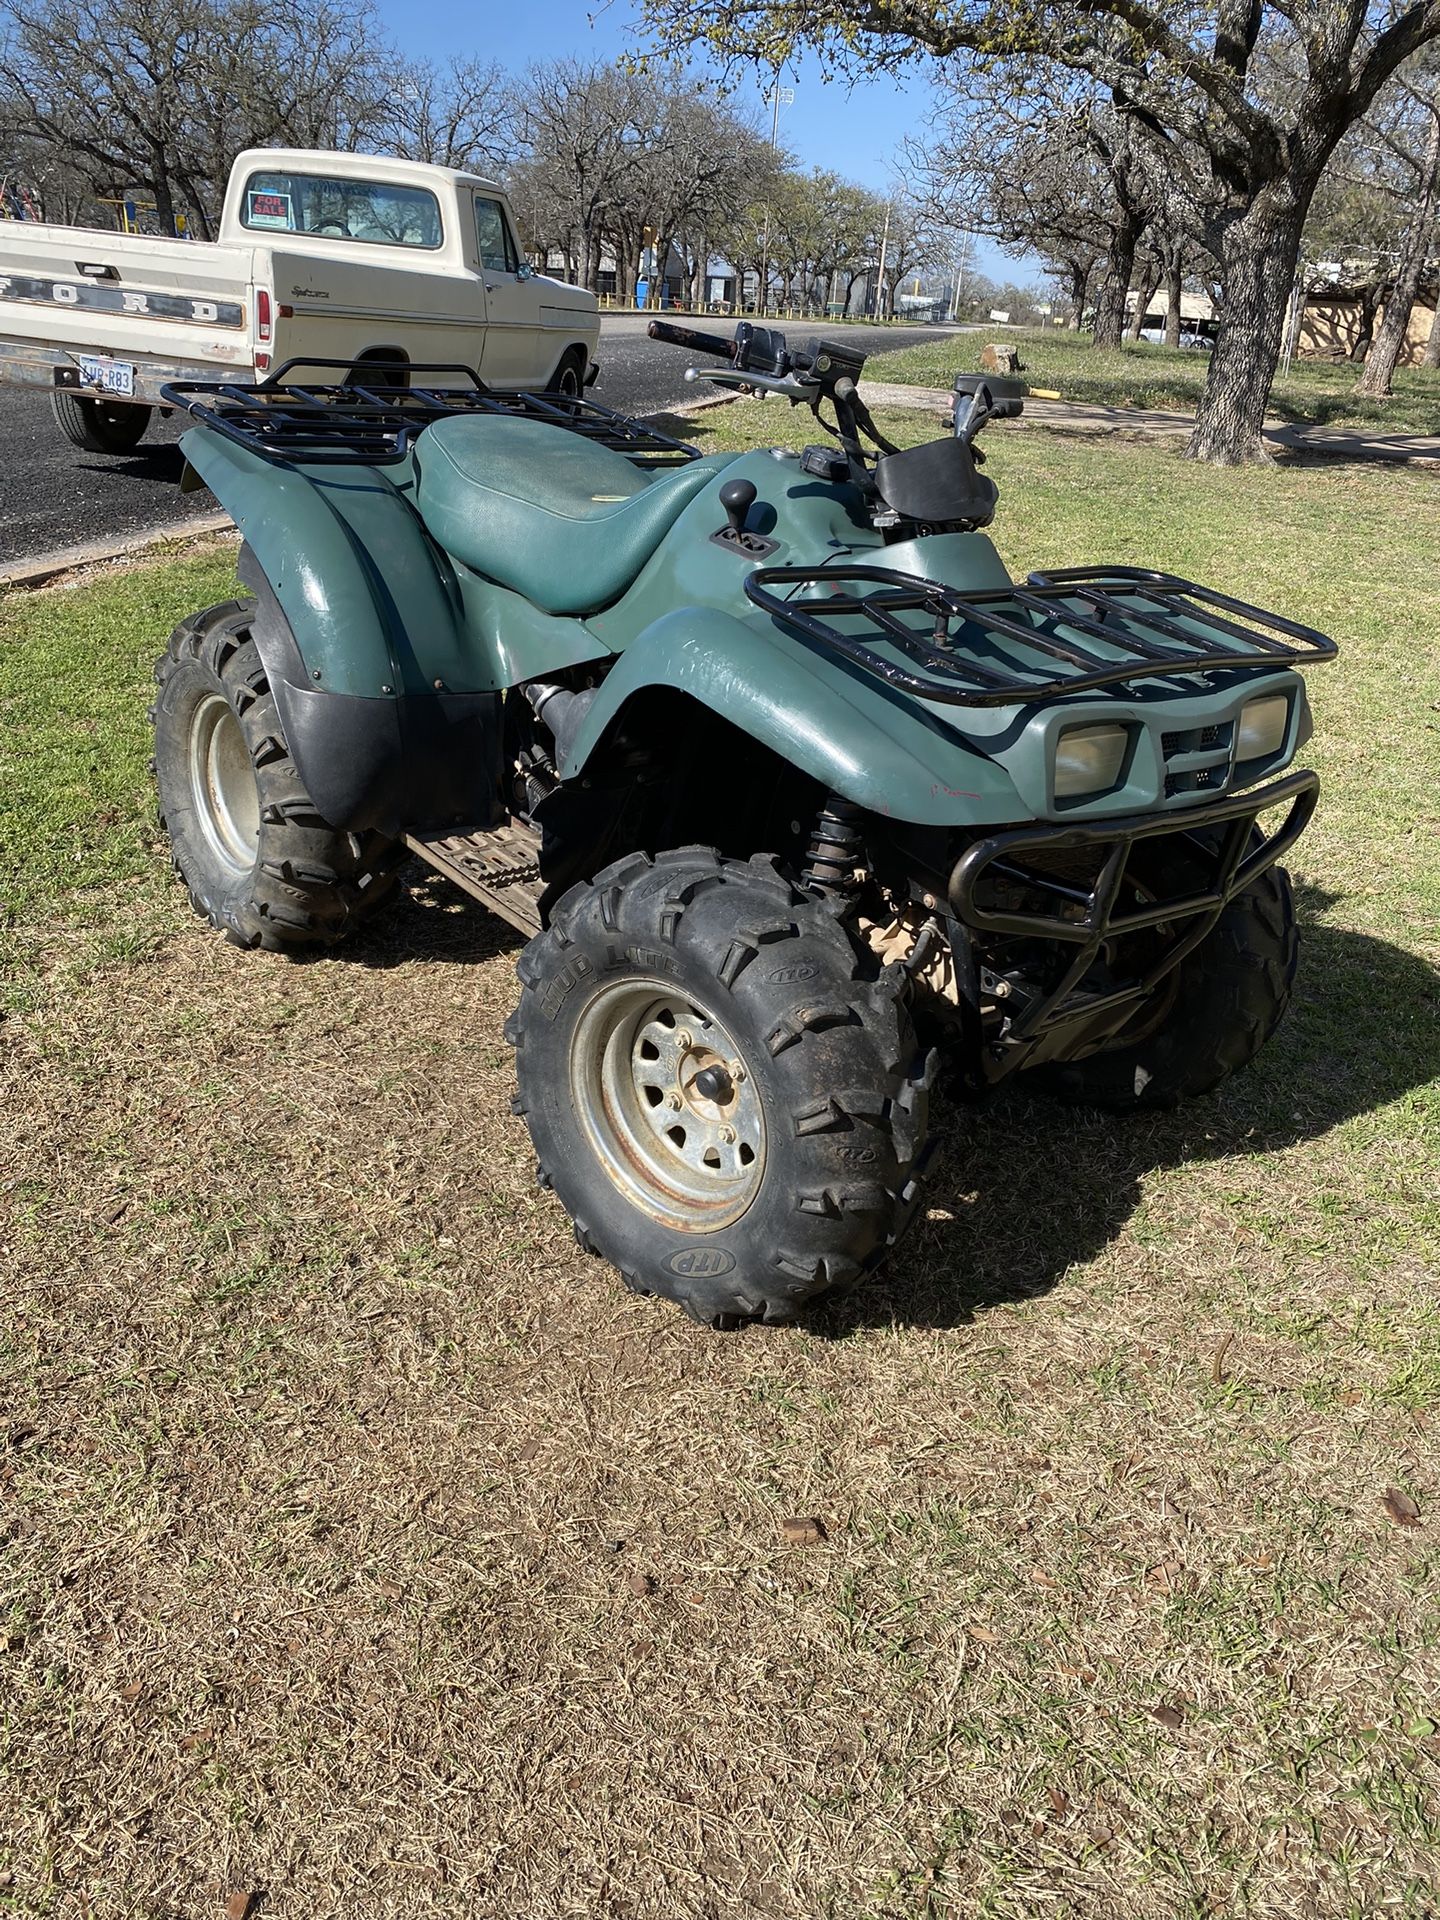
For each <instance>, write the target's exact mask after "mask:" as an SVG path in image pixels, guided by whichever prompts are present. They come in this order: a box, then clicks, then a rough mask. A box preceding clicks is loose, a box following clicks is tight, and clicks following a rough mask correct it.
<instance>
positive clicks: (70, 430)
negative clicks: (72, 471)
mask: <svg viewBox="0 0 1440 1920" xmlns="http://www.w3.org/2000/svg"><path fill="white" fill-rule="evenodd" d="M50 411H51V412H52V413H53V414H54V416H55V424H56V426H57V427H59V429H60V431H61V432H62V433H63V434H64V436H65V438H66V439H67V440H68V441H69V442H70V444H71V445H72V446H76V447H83V448H84V450H85V451H86V453H129V452H131V450H132V449H133V448H135V447H138V446H139V444H140V442H141V441H142V440H143V439H144V438H145V433H146V429H147V428H148V427H149V425H150V416H151V414H152V413H153V412H154V411H155V409H154V408H153V407H137V406H131V405H130V404H129V403H128V402H125V401H112V400H92V399H91V398H90V397H89V395H88V394H83V393H71V392H70V391H69V389H68V388H66V387H52V388H51V390H50Z"/></svg>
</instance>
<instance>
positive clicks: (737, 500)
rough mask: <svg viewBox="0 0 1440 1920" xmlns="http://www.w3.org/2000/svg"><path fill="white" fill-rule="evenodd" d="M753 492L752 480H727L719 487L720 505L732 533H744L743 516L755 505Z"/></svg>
mask: <svg viewBox="0 0 1440 1920" xmlns="http://www.w3.org/2000/svg"><path fill="white" fill-rule="evenodd" d="M755 491H756V489H755V483H754V481H753V480H727V481H726V482H725V484H724V486H723V487H721V489H720V504H721V506H722V507H723V508H724V509H725V518H726V519H727V520H728V521H729V522H730V531H731V532H732V533H743V532H744V531H745V516H746V514H747V513H749V511H750V509H751V507H753V506H754V504H755Z"/></svg>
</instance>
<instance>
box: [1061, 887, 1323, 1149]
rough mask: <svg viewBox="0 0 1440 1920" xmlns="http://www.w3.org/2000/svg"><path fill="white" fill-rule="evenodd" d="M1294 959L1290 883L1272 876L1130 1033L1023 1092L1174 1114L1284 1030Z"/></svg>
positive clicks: (1189, 960) (1180, 970)
mask: <svg viewBox="0 0 1440 1920" xmlns="http://www.w3.org/2000/svg"><path fill="white" fill-rule="evenodd" d="M1198 879H1199V875H1198V873H1197V882H1198ZM1298 953H1299V941H1298V937H1297V935H1296V931H1295V901H1294V896H1293V894H1292V892H1291V888H1290V876H1289V874H1287V873H1286V872H1285V871H1284V870H1283V869H1282V868H1280V867H1271V868H1269V869H1268V871H1266V872H1265V873H1262V874H1261V876H1260V878H1259V879H1258V880H1257V881H1256V882H1255V884H1254V885H1253V886H1252V887H1247V888H1246V890H1245V892H1244V893H1242V894H1237V896H1236V897H1235V899H1233V900H1232V901H1231V902H1230V904H1229V906H1227V907H1226V909H1225V911H1224V912H1223V913H1222V914H1221V916H1220V918H1219V920H1218V921H1217V922H1216V924H1215V926H1214V927H1213V928H1212V930H1211V931H1210V933H1209V934H1208V935H1207V936H1206V938H1205V939H1204V940H1203V941H1201V943H1200V945H1199V946H1198V947H1196V948H1195V950H1194V952H1193V953H1190V954H1187V955H1186V957H1185V959H1184V960H1182V961H1181V963H1180V965H1179V966H1178V967H1177V968H1176V969H1175V971H1174V972H1173V973H1172V974H1169V975H1167V976H1166V977H1165V978H1164V979H1163V980H1162V981H1161V982H1160V984H1159V986H1158V988H1157V989H1156V997H1155V1001H1154V1003H1153V1004H1152V1005H1151V1006H1149V1007H1142V1008H1141V1009H1140V1012H1139V1013H1138V1014H1137V1016H1136V1018H1135V1020H1134V1021H1132V1023H1131V1026H1130V1028H1129V1030H1128V1031H1126V1030H1122V1032H1121V1033H1120V1034H1119V1035H1117V1037H1116V1039H1115V1040H1114V1041H1113V1042H1111V1044H1110V1045H1109V1046H1108V1047H1106V1048H1105V1050H1104V1051H1103V1052H1100V1053H1092V1054H1090V1055H1089V1056H1088V1057H1087V1058H1085V1059H1083V1060H1073V1061H1063V1062H1057V1063H1053V1064H1051V1065H1049V1066H1044V1067H1037V1068H1036V1069H1035V1070H1034V1071H1033V1072H1032V1073H1027V1074H1026V1075H1025V1076H1024V1084H1025V1085H1026V1086H1027V1087H1028V1086H1032V1085H1033V1086H1034V1087H1035V1089H1036V1090H1037V1091H1039V1092H1046V1093H1051V1094H1055V1095H1057V1096H1058V1097H1059V1098H1060V1099H1062V1100H1065V1101H1068V1102H1071V1103H1073V1104H1077V1105H1083V1106H1091V1107H1102V1108H1105V1109H1107V1110H1109V1111H1111V1112H1126V1111H1136V1110H1138V1109H1141V1108H1145V1107H1173V1106H1177V1105H1178V1104H1179V1102H1180V1101H1182V1100H1190V1099H1194V1098H1195V1097H1196V1096H1197V1095H1198V1094H1202V1093H1210V1092H1213V1090H1214V1089H1215V1088H1216V1087H1218V1086H1219V1085H1220V1084H1221V1082H1222V1081H1224V1080H1228V1079H1229V1078H1230V1076H1231V1074H1232V1073H1238V1072H1239V1071H1240V1069H1241V1068H1242V1067H1245V1066H1248V1065H1249V1064H1250V1062H1251V1061H1252V1060H1253V1059H1254V1058H1255V1056H1256V1054H1257V1053H1259V1051H1260V1049H1261V1048H1262V1047H1263V1046H1264V1045H1265V1043H1266V1041H1267V1040H1268V1039H1269V1038H1270V1036H1271V1034H1272V1033H1274V1031H1275V1029H1276V1027H1278V1026H1279V1024H1280V1021H1281V1018H1282V1016H1283V1014H1284V1012H1285V1009H1286V1007H1287V1006H1288V1005H1289V1001H1290V989H1291V987H1292V986H1293V984H1294V981H1295V966H1296V960H1297V958H1298Z"/></svg>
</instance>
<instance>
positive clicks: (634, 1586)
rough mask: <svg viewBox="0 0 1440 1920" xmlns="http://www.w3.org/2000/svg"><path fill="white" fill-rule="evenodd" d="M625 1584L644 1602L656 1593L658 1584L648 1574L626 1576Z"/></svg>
mask: <svg viewBox="0 0 1440 1920" xmlns="http://www.w3.org/2000/svg"><path fill="white" fill-rule="evenodd" d="M625 1584H626V1586H627V1587H629V1589H630V1591H631V1593H633V1594H634V1595H635V1596H636V1598H637V1599H639V1600H643V1599H644V1598H645V1596H646V1595H647V1594H650V1593H654V1591H655V1588H656V1585H657V1582H656V1580H655V1578H654V1576H653V1575H651V1574H648V1573H632V1574H628V1575H627V1576H626V1580H625Z"/></svg>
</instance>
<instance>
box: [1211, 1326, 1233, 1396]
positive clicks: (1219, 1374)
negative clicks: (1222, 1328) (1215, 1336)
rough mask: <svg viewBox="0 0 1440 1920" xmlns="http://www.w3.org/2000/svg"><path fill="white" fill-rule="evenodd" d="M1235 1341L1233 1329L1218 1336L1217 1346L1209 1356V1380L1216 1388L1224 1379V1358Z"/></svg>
mask: <svg viewBox="0 0 1440 1920" xmlns="http://www.w3.org/2000/svg"><path fill="white" fill-rule="evenodd" d="M1234 1339H1235V1333H1234V1329H1233V1328H1232V1329H1231V1331H1230V1332H1229V1333H1225V1334H1222V1335H1221V1336H1220V1342H1219V1345H1218V1346H1217V1347H1216V1349H1215V1351H1214V1353H1212V1354H1211V1356H1210V1378H1211V1379H1212V1380H1213V1381H1214V1383H1215V1385H1216V1386H1217V1387H1218V1386H1219V1385H1220V1383H1221V1382H1222V1381H1223V1380H1224V1378H1225V1356H1226V1354H1227V1353H1229V1351H1230V1348H1231V1345H1232V1343H1233V1341H1234Z"/></svg>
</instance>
